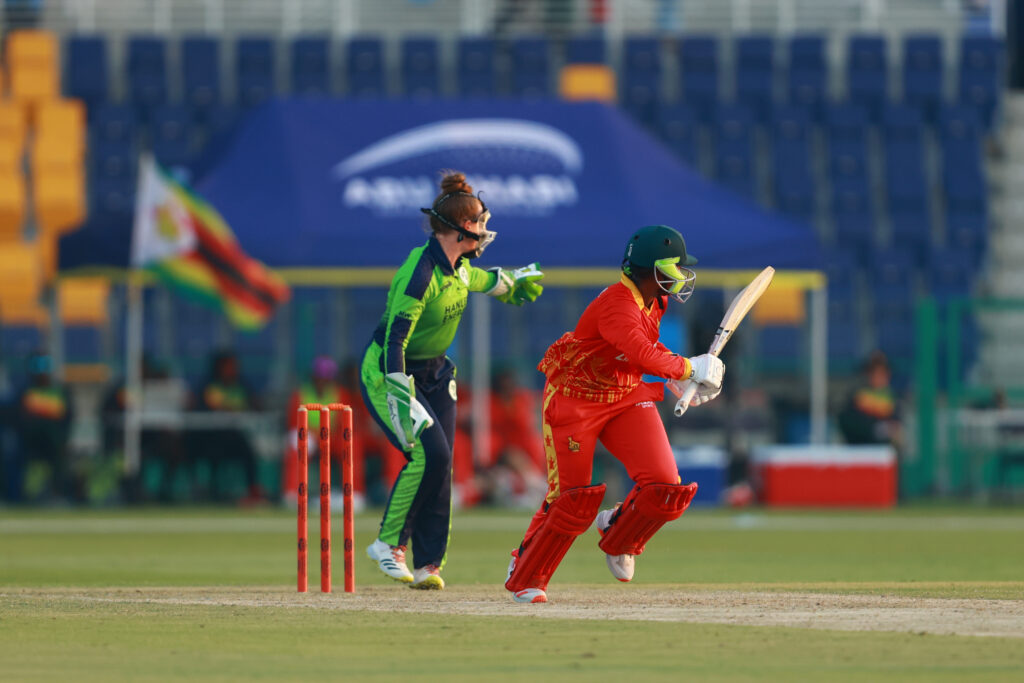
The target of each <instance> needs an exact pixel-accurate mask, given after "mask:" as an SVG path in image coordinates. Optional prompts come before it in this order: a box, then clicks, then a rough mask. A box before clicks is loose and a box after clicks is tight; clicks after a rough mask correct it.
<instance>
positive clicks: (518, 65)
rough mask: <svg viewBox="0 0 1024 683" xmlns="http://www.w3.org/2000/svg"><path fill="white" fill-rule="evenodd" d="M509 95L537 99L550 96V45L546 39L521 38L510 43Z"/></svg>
mask: <svg viewBox="0 0 1024 683" xmlns="http://www.w3.org/2000/svg"><path fill="white" fill-rule="evenodd" d="M510 55H511V65H510V66H511V74H512V82H511V83H510V91H511V94H512V95H513V96H515V97H526V98H538V97H547V96H549V95H550V94H551V73H550V72H549V65H550V61H551V56H550V45H549V44H548V40H547V38H537V37H521V38H516V39H515V40H514V41H512V45H511V50H510Z"/></svg>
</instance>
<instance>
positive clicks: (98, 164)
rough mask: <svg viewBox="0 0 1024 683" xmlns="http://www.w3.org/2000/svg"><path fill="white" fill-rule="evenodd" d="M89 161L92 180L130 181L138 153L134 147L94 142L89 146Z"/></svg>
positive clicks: (116, 143) (133, 173)
mask: <svg viewBox="0 0 1024 683" xmlns="http://www.w3.org/2000/svg"><path fill="white" fill-rule="evenodd" d="M89 161H90V166H91V171H92V177H93V178H110V179H114V180H117V179H125V180H130V179H131V178H133V177H134V176H135V167H136V166H137V165H138V163H139V152H138V149H136V147H135V146H134V145H128V144H123V143H120V142H108V141H102V140H96V141H93V142H92V144H91V145H90V148H89Z"/></svg>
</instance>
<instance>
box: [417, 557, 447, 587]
mask: <svg viewBox="0 0 1024 683" xmlns="http://www.w3.org/2000/svg"><path fill="white" fill-rule="evenodd" d="M409 587H410V588H419V589H420V590H435V591H439V590H441V589H442V588H444V579H442V578H441V569H440V568H439V567H438V566H437V565H436V564H428V565H427V566H425V567H420V568H419V569H417V570H416V571H414V572H413V573H412V585H410V586H409Z"/></svg>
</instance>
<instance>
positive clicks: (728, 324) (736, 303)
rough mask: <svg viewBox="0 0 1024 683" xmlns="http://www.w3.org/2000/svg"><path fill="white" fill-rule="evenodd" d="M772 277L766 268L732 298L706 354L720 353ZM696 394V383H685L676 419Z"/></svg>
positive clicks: (770, 268) (773, 272)
mask: <svg viewBox="0 0 1024 683" xmlns="http://www.w3.org/2000/svg"><path fill="white" fill-rule="evenodd" d="M773 277H775V269H774V268H772V267H771V266H768V267H767V268H765V269H764V270H762V271H761V272H760V273H758V275H757V277H755V278H754V279H753V280H751V281H750V284H748V285H747V286H746V287H744V288H743V289H742V290H741V291H740V293H739V294H737V295H736V296H735V297H733V300H732V303H730V304H729V308H727V309H726V311H725V315H724V316H722V322H721V323H719V324H718V332H716V333H715V338H714V340H713V341H712V342H711V347H710V348H708V353H710V354H711V355H713V356H717V355H718V354H720V353H721V352H722V349H724V348H725V345H726V344H728V343H729V339H731V338H732V333H733V332H735V331H736V328H737V327H739V324H740V323H741V322H743V318H745V317H746V315H747V313H749V312H750V309H751V308H753V307H754V304H756V303H757V300H758V299H760V298H761V295H762V294H764V292H765V290H766V289H768V285H770V284H771V283H772V278H773ZM696 393H697V383H696V382H691V381H687V382H686V388H685V389H684V391H683V395H682V396H681V397H680V398H679V400H678V401H677V402H676V407H675V411H674V412H675V415H676V417H682V416H683V413H685V412H686V409H687V408H689V407H690V401H691V400H692V399H693V396H694V394H696Z"/></svg>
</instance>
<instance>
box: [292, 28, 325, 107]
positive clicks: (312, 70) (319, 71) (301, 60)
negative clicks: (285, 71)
mask: <svg viewBox="0 0 1024 683" xmlns="http://www.w3.org/2000/svg"><path fill="white" fill-rule="evenodd" d="M330 54H331V48H330V42H329V40H328V38H327V36H303V37H302V38H296V39H295V40H293V41H292V54H291V58H292V59H291V74H292V83H291V91H292V93H294V94H296V95H327V94H329V93H330V92H331V90H332V88H331V57H330Z"/></svg>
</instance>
